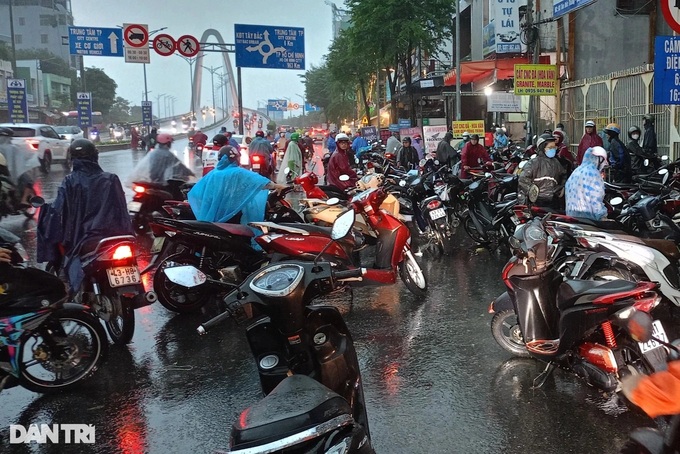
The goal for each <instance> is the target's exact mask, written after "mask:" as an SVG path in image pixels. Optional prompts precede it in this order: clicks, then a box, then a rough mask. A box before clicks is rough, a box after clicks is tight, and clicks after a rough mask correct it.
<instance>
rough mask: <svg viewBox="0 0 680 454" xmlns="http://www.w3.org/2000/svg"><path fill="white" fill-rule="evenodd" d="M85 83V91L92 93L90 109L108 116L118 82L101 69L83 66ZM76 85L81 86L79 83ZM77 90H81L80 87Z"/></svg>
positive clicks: (114, 98)
mask: <svg viewBox="0 0 680 454" xmlns="http://www.w3.org/2000/svg"><path fill="white" fill-rule="evenodd" d="M85 85H86V87H87V91H89V92H91V93H92V110H97V111H100V112H101V113H102V115H103V116H105V117H106V116H108V115H109V112H110V111H111V107H112V106H113V104H114V102H115V100H116V88H118V84H116V82H115V81H114V80H113V79H111V78H110V77H109V76H107V75H106V73H105V72H104V70H103V69H100V68H95V67H92V68H85ZM77 87H81V85H80V83H78V85H77ZM77 91H81V90H80V88H78V89H77V90H76V92H77ZM72 94H73V93H72Z"/></svg>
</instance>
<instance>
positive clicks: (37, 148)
mask: <svg viewBox="0 0 680 454" xmlns="http://www.w3.org/2000/svg"><path fill="white" fill-rule="evenodd" d="M0 127H3V128H9V129H11V130H12V131H14V136H13V137H12V143H13V144H14V145H17V146H19V147H21V148H22V149H24V150H28V151H30V152H34V153H37V155H38V161H39V162H40V170H41V171H42V173H44V174H48V173H50V170H51V168H52V163H53V162H56V161H61V162H62V163H63V166H64V169H66V170H70V169H71V156H69V153H68V148H69V146H70V145H71V141H70V140H67V139H66V136H64V135H59V134H58V133H57V131H55V129H54V128H53V127H52V126H50V125H46V124H40V123H2V124H0Z"/></svg>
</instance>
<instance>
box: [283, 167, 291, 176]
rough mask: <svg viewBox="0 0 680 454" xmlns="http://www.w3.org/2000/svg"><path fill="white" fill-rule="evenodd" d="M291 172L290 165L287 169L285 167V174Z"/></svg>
mask: <svg viewBox="0 0 680 454" xmlns="http://www.w3.org/2000/svg"><path fill="white" fill-rule="evenodd" d="M289 173H290V167H286V168H285V169H283V174H284V175H288V174H289Z"/></svg>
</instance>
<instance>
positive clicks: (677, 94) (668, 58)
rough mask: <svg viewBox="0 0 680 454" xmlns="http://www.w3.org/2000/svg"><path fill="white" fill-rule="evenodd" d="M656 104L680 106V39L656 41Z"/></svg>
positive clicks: (668, 37)
mask: <svg viewBox="0 0 680 454" xmlns="http://www.w3.org/2000/svg"><path fill="white" fill-rule="evenodd" d="M654 104H680V37H675V36H657V37H656V38H655V40H654Z"/></svg>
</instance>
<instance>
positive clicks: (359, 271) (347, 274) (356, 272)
mask: <svg viewBox="0 0 680 454" xmlns="http://www.w3.org/2000/svg"><path fill="white" fill-rule="evenodd" d="M363 275H364V269H363V268H356V269H353V270H345V271H334V272H333V278H334V279H336V280H340V279H349V278H352V277H361V276H363Z"/></svg>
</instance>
